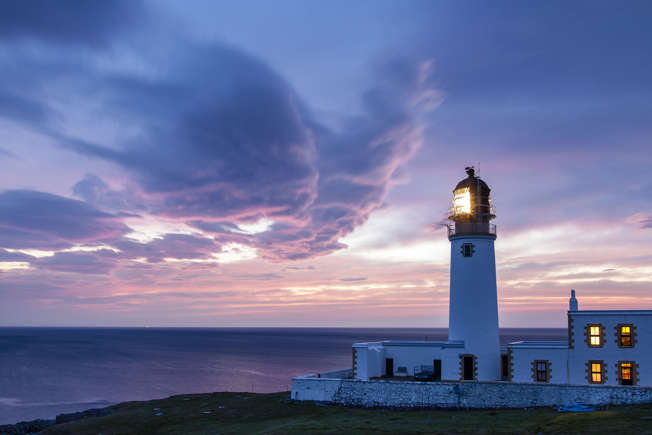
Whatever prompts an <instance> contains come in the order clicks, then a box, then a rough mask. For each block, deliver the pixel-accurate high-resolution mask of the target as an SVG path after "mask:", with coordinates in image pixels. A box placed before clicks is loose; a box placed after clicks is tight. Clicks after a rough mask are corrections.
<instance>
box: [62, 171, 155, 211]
mask: <svg viewBox="0 0 652 435" xmlns="http://www.w3.org/2000/svg"><path fill="white" fill-rule="evenodd" d="M133 189H134V187H133V186H131V188H129V189H128V188H125V189H122V190H119V191H117V190H112V189H111V188H110V187H109V185H108V184H106V183H105V182H104V180H102V179H101V178H100V177H98V176H97V175H93V174H86V175H85V176H84V178H83V179H81V180H79V181H78V182H77V183H75V185H74V186H73V187H72V192H73V194H74V195H75V196H77V197H79V198H82V199H83V200H84V201H86V202H88V203H89V204H93V205H95V206H97V207H100V208H102V209H105V210H106V209H108V210H128V211H139V210H144V209H145V204H144V202H143V198H142V197H141V196H140V195H138V194H137V193H136V191H134V190H133Z"/></svg>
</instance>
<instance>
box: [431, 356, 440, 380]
mask: <svg viewBox="0 0 652 435" xmlns="http://www.w3.org/2000/svg"><path fill="white" fill-rule="evenodd" d="M432 380H433V381H441V360H440V359H436V360H434V361H433V371H432Z"/></svg>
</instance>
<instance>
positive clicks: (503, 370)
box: [500, 354, 509, 381]
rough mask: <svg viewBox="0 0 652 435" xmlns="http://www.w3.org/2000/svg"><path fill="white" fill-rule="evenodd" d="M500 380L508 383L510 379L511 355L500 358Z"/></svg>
mask: <svg viewBox="0 0 652 435" xmlns="http://www.w3.org/2000/svg"><path fill="white" fill-rule="evenodd" d="M500 379H501V380H503V381H506V380H508V379H509V355H507V354H502V355H501V356H500Z"/></svg>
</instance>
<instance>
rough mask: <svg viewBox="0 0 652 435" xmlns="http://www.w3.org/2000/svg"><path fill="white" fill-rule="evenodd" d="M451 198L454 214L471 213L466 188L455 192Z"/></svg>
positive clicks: (469, 198) (469, 194)
mask: <svg viewBox="0 0 652 435" xmlns="http://www.w3.org/2000/svg"><path fill="white" fill-rule="evenodd" d="M453 193H454V195H455V196H454V197H453V207H454V208H455V214H456V215H457V214H461V213H471V191H470V189H469V188H468V187H463V188H462V189H459V190H456V191H455V192H453Z"/></svg>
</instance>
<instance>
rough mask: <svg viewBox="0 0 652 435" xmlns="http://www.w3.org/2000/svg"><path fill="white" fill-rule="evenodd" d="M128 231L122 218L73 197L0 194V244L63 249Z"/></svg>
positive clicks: (15, 192)
mask: <svg viewBox="0 0 652 435" xmlns="http://www.w3.org/2000/svg"><path fill="white" fill-rule="evenodd" d="M127 232H129V228H128V227H127V226H126V225H124V224H123V223H122V222H121V221H120V219H119V217H117V216H115V215H112V214H109V213H105V212H102V211H100V210H98V209H96V208H94V207H93V206H91V205H89V204H87V203H85V202H83V201H78V200H74V199H69V198H64V197H62V196H58V195H53V194H49V193H44V192H37V191H33V190H8V191H5V192H2V193H0V247H3V248H13V249H26V248H38V249H64V248H68V247H71V246H73V245H75V244H80V243H97V242H102V241H104V240H107V239H113V238H116V237H119V236H121V235H122V234H125V233H127Z"/></svg>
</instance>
